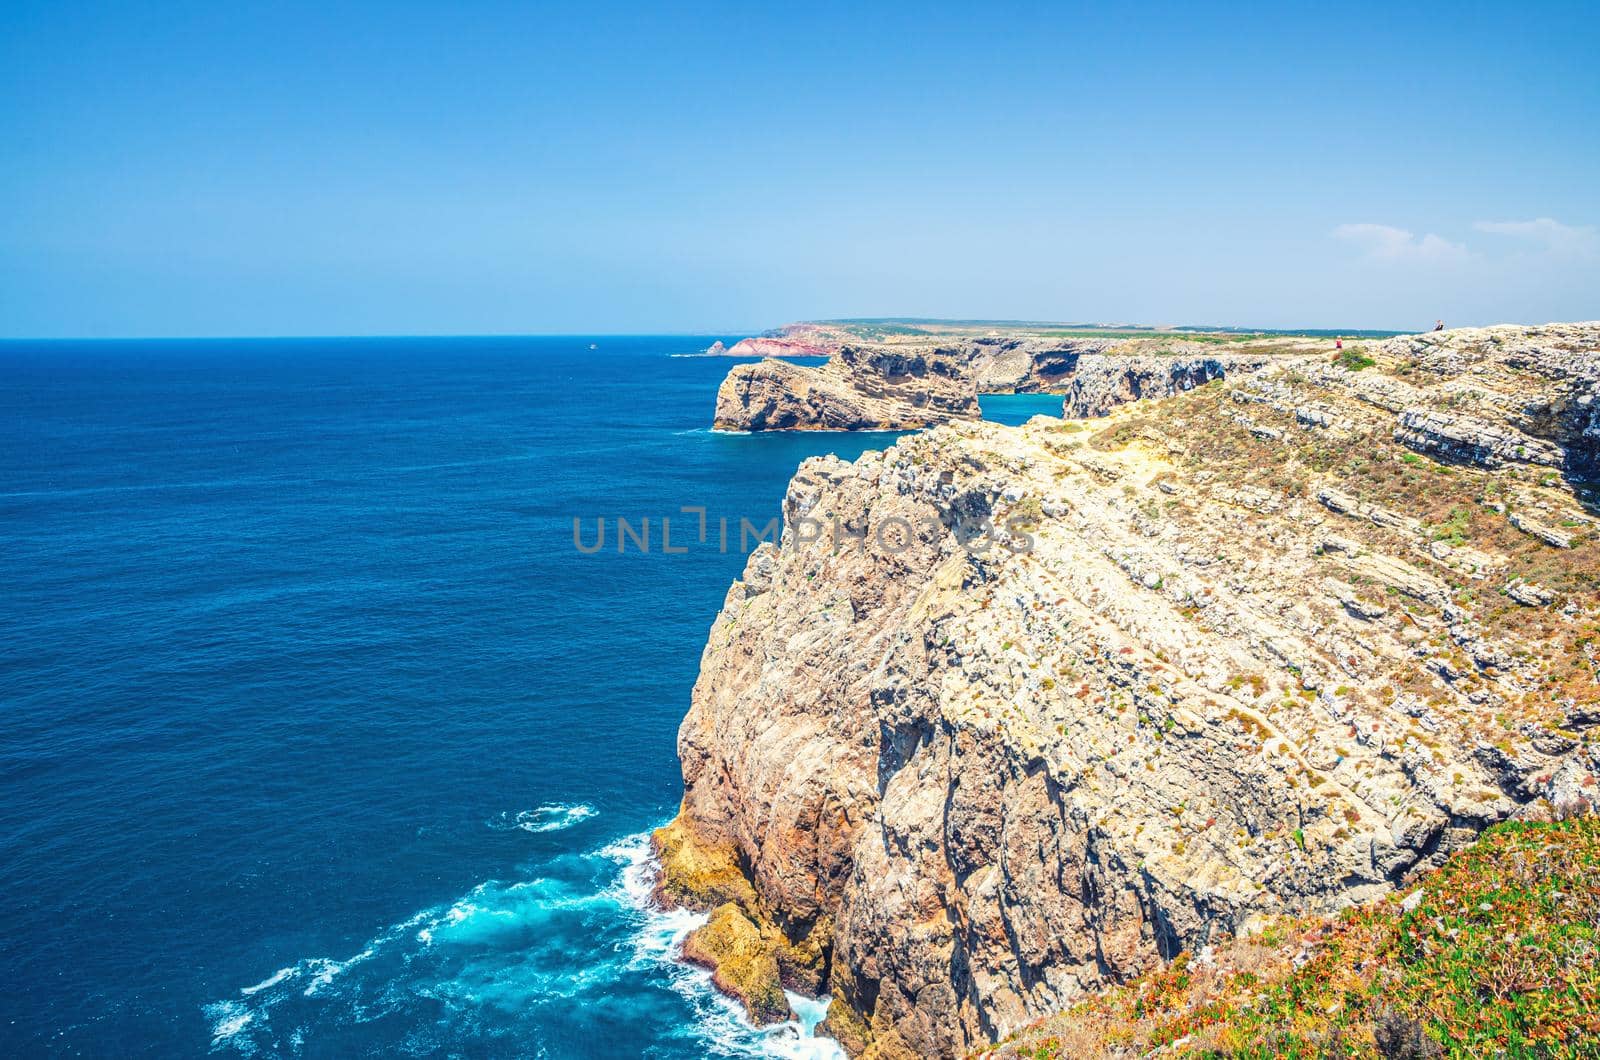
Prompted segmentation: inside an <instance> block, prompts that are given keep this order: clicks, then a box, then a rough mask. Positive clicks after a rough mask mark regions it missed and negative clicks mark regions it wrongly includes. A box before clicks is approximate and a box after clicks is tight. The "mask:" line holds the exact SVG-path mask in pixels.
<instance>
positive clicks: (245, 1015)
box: [205, 1001, 254, 1056]
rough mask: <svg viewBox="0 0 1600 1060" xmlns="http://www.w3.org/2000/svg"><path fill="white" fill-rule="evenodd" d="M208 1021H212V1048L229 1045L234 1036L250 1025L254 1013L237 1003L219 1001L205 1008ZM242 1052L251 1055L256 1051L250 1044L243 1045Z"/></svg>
mask: <svg viewBox="0 0 1600 1060" xmlns="http://www.w3.org/2000/svg"><path fill="white" fill-rule="evenodd" d="M205 1016H206V1019H208V1020H210V1021H211V1048H213V1049H215V1048H217V1047H218V1046H221V1045H225V1044H227V1043H228V1042H229V1041H230V1040H231V1039H232V1038H233V1037H234V1035H236V1034H238V1033H239V1032H240V1031H242V1030H244V1029H245V1028H246V1027H248V1026H249V1025H250V1021H251V1020H252V1019H253V1018H254V1015H253V1013H251V1012H250V1010H249V1009H247V1008H245V1007H244V1006H243V1005H241V1004H240V1003H239V1002H237V1001H219V1002H217V1003H216V1004H215V1005H207V1006H206V1007H205ZM240 1051H241V1052H243V1053H244V1054H245V1055H247V1056H248V1055H249V1054H250V1053H251V1052H253V1051H254V1049H253V1047H250V1043H248V1042H246V1043H241V1048H240Z"/></svg>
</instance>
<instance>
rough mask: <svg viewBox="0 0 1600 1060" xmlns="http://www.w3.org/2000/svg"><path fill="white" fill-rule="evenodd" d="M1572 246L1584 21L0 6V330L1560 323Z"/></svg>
mask: <svg viewBox="0 0 1600 1060" xmlns="http://www.w3.org/2000/svg"><path fill="white" fill-rule="evenodd" d="M1400 8H1404V10H1400ZM1597 228H1600V13H1597V11H1596V9H1595V7H1594V5H1593V4H1592V3H1589V4H1580V3H1570V4H1562V3H1544V4H1540V3H1533V4H1512V3H1497V4H1478V3H1471V2H1467V3H1460V2H1456V3H1448V4H1438V5H1404V4H1394V3H1392V2H1385V3H1381V4H1364V3H1353V2H1345V3H1337V4H1330V3H1317V4H1298V3H1289V2H1280V3H1274V4H1264V5H1261V6H1259V7H1249V6H1246V5H1233V6H1231V7H1229V8H1228V9H1227V11H1226V13H1223V12H1222V11H1221V9H1220V8H1219V7H1217V6H1215V5H1209V4H1199V3H1181V4H1171V5H1115V6H1114V7H1113V5H1109V4H1107V5H1101V6H1096V7H1086V6H1077V5H1069V4H1040V5H1009V4H972V5H962V6H960V7H957V6H953V5H951V6H946V5H940V4H934V3H916V4H910V3H907V4H894V3H885V4H876V5H866V4H860V3H851V4H839V5H834V4H830V3H811V2H808V3H799V4H785V5H773V6H771V7H768V6H767V5H758V4H754V3H749V4H730V5H726V6H720V7H718V6H678V5H673V6H666V5H662V6H645V5H627V4H618V5H607V4H603V3H573V4H564V5H559V6H555V5H545V4H539V3H505V4H499V3H470V2H463V3H431V4H416V5H412V4H407V3H397V2H385V3H361V2H355V0H350V2H337V0H321V2H318V3H307V4H302V3H293V2H277V3H264V4H246V3H214V2H205V3H182V2H165V0H163V2H159V3H157V2H151V0H141V2H138V3H129V4H123V5H110V4H75V3H68V2H62V0H53V2H46V3H35V2H32V0H8V2H7V3H5V4H4V5H3V6H0V335H4V336H57V335H61V336H73V335H83V336H115V335H159V336H165V335H174V336H175V335H290V334H437V333H445V334H476V333H536V332H569V333H595V332H622V331H632V332H656V331H669V332H711V333H727V334H730V335H732V334H739V333H743V332H747V331H750V330H754V329H760V328H765V327H769V326H772V325H775V324H778V323H782V322H784V321H787V320H793V319H806V318H822V317H840V316H894V315H903V316H934V317H990V318H1023V319H1048V320H1069V321H1079V320H1083V321H1128V322H1140V323H1147V324H1162V323H1193V324H1201V323H1211V324H1249V325H1260V326H1296V325H1301V326H1330V327H1356V326H1365V327H1375V328H1385V327H1386V328H1395V329H1412V328H1421V327H1424V326H1427V325H1431V323H1432V321H1433V320H1434V318H1436V317H1443V318H1445V320H1446V323H1447V324H1451V325H1455V324H1469V323H1492V322H1497V321H1510V320H1514V321H1524V322H1531V321H1544V320H1552V319H1566V320H1571V319H1593V318H1597V317H1600V235H1597Z"/></svg>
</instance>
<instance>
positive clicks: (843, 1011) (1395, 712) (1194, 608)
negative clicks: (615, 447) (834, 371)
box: [663, 326, 1600, 1057]
mask: <svg viewBox="0 0 1600 1060" xmlns="http://www.w3.org/2000/svg"><path fill="white" fill-rule="evenodd" d="M1444 335H1445V337H1444V338H1439V337H1434V338H1433V339H1432V340H1431V342H1432V343H1433V344H1437V348H1435V349H1432V350H1431V351H1424V353H1423V355H1422V357H1421V358H1419V357H1418V355H1417V354H1415V353H1413V352H1410V351H1409V350H1408V349H1401V348H1399V347H1394V348H1390V347H1387V346H1374V347H1372V350H1373V351H1374V356H1375V359H1376V361H1377V364H1376V365H1375V366H1374V367H1372V368H1370V369H1367V370H1365V371H1348V370H1346V369H1344V368H1339V367H1334V366H1331V365H1328V364H1327V363H1326V362H1325V361H1318V362H1315V363H1312V362H1310V361H1307V360H1306V359H1303V358H1293V359H1287V360H1281V361H1275V362H1273V363H1271V364H1269V365H1267V366H1265V367H1263V368H1260V369H1259V370H1257V371H1255V372H1253V373H1247V374H1243V375H1240V374H1232V373H1230V374H1228V375H1227V376H1226V378H1225V379H1224V381H1223V382H1221V383H1219V384H1217V385H1215V386H1211V387H1203V388H1200V389H1196V390H1191V391H1187V392H1183V393H1180V394H1177V395H1176V396H1174V397H1172V398H1171V399H1169V400H1167V401H1163V402H1159V403H1153V404H1152V403H1140V404H1134V405H1128V406H1126V407H1122V408H1120V409H1117V410H1115V411H1114V412H1113V414H1112V415H1111V416H1110V417H1109V418H1108V419H1106V420H1104V421H1097V422H1095V423H1093V424H1089V425H1084V424H1081V423H1064V422H1059V421H1051V420H1048V419H1043V418H1041V419H1036V420H1034V421H1033V422H1031V423H1030V424H1028V425H1027V426H1025V427H1022V428H1007V427H1002V426H999V425H995V424H988V423H964V422H960V423H954V424H951V425H948V426H945V427H942V428H939V429H937V430H933V431H929V432H926V433H923V434H920V435H916V436H913V437H910V438H906V439H903V440H901V441H900V442H899V443H897V444H896V445H895V446H893V447H892V448H890V449H888V450H887V451H885V452H881V453H868V454H867V455H865V456H863V457H862V458H861V459H860V460H858V461H856V462H855V463H853V464H852V463H845V462H843V461H840V460H838V459H835V458H830V457H825V458H820V459H813V460H808V461H806V462H805V463H804V464H803V465H802V466H801V467H800V469H799V471H798V472H797V474H796V475H795V477H794V480H793V482H792V483H791V484H790V487H789V490H788V493H787V495H786V498H785V502H784V509H785V522H786V530H785V534H784V537H783V540H782V543H781V545H780V546H778V547H774V546H771V545H763V546H762V547H761V548H760V549H759V550H758V551H757V552H756V553H755V554H754V555H752V557H751V559H750V562H749V564H748V565H747V567H746V571H745V575H744V578H743V580H742V581H739V582H736V583H735V584H734V585H733V587H732V588H731V589H730V590H729V593H728V595H727V599H726V601H725V602H724V605H723V608H722V611H721V612H720V613H719V615H718V616H717V619H716V622H715V623H714V625H713V626H712V629H711V632H710V635H709V637H708V640H707V644H706V647H705V651H704V654H703V656H702V660H701V673H700V678H699V680H698V682H697V684H696V686H695V690H694V696H693V703H692V706H691V709H690V712H689V714H688V716H687V717H686V718H685V720H684V722H683V726H682V728H681V730H680V733H679V753H680V756H681V758H682V764H683V774H684V782H685V789H686V790H685V797H684V802H683V807H682V812H681V814H680V816H679V818H678V820H677V821H676V822H675V823H674V825H673V827H672V829H670V830H669V831H670V832H671V836H670V837H669V840H670V841H669V842H667V843H665V844H663V853H664V861H665V862H666V863H667V865H666V873H667V876H668V877H669V878H673V879H676V880H678V881H679V883H678V885H677V886H678V887H679V889H680V891H681V892H682V893H681V894H680V895H679V897H680V898H681V897H682V896H683V894H687V895H690V896H691V898H690V900H691V901H692V900H693V899H692V895H693V894H694V893H695V886H694V884H693V882H692V880H693V879H695V878H704V879H707V880H711V881H713V884H712V885H710V887H709V889H710V890H711V891H714V892H715V893H714V895H713V896H712V897H711V898H709V899H707V900H705V901H704V902H703V903H702V904H703V906H704V907H715V908H720V907H721V906H723V905H726V904H728V903H729V902H732V903H735V904H736V905H738V907H739V909H740V910H741V911H742V912H743V913H744V916H745V917H746V918H747V919H748V920H749V924H748V925H747V924H745V923H743V922H741V921H740V920H737V919H735V918H733V917H732V915H731V913H730V914H724V915H723V921H722V930H721V931H720V940H719V944H720V945H723V946H724V947H725V948H728V949H731V950H736V951H737V952H739V953H740V955H741V961H742V964H741V969H740V971H739V973H738V978H739V979H740V982H741V983H742V985H741V986H740V989H741V990H743V991H745V993H746V995H747V996H749V997H756V998H760V997H765V998H768V999H769V1000H770V998H771V994H770V993H764V992H763V990H762V989H761V986H760V982H759V980H760V976H759V975H758V974H756V973H753V972H751V971H750V970H751V969H757V971H759V970H760V969H767V974H768V978H769V980H770V974H771V969H772V968H777V969H778V971H777V974H778V975H779V976H780V977H782V976H784V975H791V976H802V977H803V976H810V975H816V976H817V977H818V981H819V982H820V983H821V984H823V985H825V987H826V988H827V989H829V990H831V991H832V993H833V994H834V996H835V1008H834V1010H833V1011H832V1012H830V1016H829V1019H828V1021H827V1024H826V1026H827V1027H828V1028H829V1029H830V1030H831V1031H832V1032H833V1033H834V1034H835V1035H836V1036H837V1037H838V1038H839V1039H840V1040H841V1041H842V1042H844V1043H845V1044H846V1045H847V1046H848V1047H849V1048H850V1050H851V1051H852V1052H853V1053H856V1054H864V1055H872V1056H878V1057H888V1056H901V1055H907V1056H953V1055H961V1054H962V1053H964V1052H965V1051H966V1050H968V1049H970V1048H973V1047H975V1046H977V1045H980V1044H982V1043H984V1042H986V1041H990V1040H993V1039H995V1038H997V1037H1000V1036H1003V1035H1005V1034H1007V1033H1009V1032H1011V1031H1012V1030H1014V1029H1016V1028H1017V1027H1018V1026H1020V1025H1021V1024H1023V1023H1024V1022H1026V1021H1028V1020H1030V1019H1032V1018H1035V1017H1038V1016H1041V1015H1045V1014H1047V1013H1051V1012H1055V1011H1058V1010H1059V1009H1061V1008H1063V1007H1065V1006H1066V1005H1067V1004H1070V1003H1071V1002H1072V1001H1073V1000H1074V999H1076V998H1077V997H1079V996H1081V995H1082V994H1083V993H1085V992H1087V991H1092V990H1095V989H1098V988H1100V987H1102V986H1104V985H1106V984H1108V983H1113V982H1118V981H1122V980H1125V979H1127V978H1129V977H1131V976H1133V975H1135V974H1137V973H1138V972H1140V971H1142V970H1144V969H1146V968H1148V967H1149V966H1150V965H1152V963H1154V962H1158V961H1160V960H1162V959H1165V958H1169V957H1171V956H1173V955H1175V954H1176V953H1178V952H1179V951H1180V950H1184V949H1189V950H1196V949H1198V948H1199V947H1201V946H1203V945H1204V944H1205V943H1206V942H1207V940H1208V939H1211V938H1214V937H1218V936H1219V935H1225V934H1229V933H1232V932H1235V931H1237V930H1239V929H1240V928H1242V927H1243V926H1245V925H1247V924H1249V923H1250V922H1252V921H1253V920H1254V919H1255V918H1258V917H1259V916H1261V915H1264V914H1273V913H1280V912H1295V913H1309V912H1327V911H1331V910H1334V909H1337V908H1338V907H1340V906H1342V905H1345V904H1348V903H1351V902H1358V901H1362V900H1364V899H1367V898H1370V897H1372V896H1375V895H1378V894H1382V893H1385V892H1386V891H1388V890H1390V889H1392V888H1393V887H1395V886H1396V885H1397V884H1398V883H1399V882H1401V881H1403V880H1405V879H1406V878H1407V877H1408V876H1409V875H1411V874H1413V873H1415V872H1416V871H1418V870H1420V869H1421V868H1423V867H1428V866H1432V865H1436V864H1438V863H1439V862H1441V861H1442V859H1443V858H1444V857H1445V856H1446V855H1447V854H1448V853H1449V852H1451V851H1453V850H1455V849H1457V848H1459V847H1460V846H1462V845H1464V844H1466V843H1468V842H1470V841H1471V840H1472V838H1473V837H1474V836H1475V835H1476V833H1477V831H1478V830H1479V829H1481V828H1482V827H1484V826H1485V825H1487V824H1488V823H1491V822H1493V821H1495V820H1498V819H1501V818H1503V817H1506V816H1508V815H1511V814H1514V813H1516V812H1518V811H1519V809H1520V808H1522V807H1524V806H1526V805H1528V804H1529V803H1530V802H1531V801H1532V800H1536V799H1541V798H1547V799H1549V800H1551V801H1554V802H1572V801H1576V800H1580V799H1592V798H1593V797H1594V794H1595V791H1596V780H1595V772H1596V770H1597V768H1600V762H1597V761H1596V759H1595V754H1594V751H1593V750H1592V749H1591V748H1592V747H1593V742H1592V740H1591V739H1590V736H1591V735H1592V730H1593V727H1594V726H1596V725H1600V692H1597V686H1596V681H1595V665H1596V662H1595V659H1594V657H1593V654H1592V638H1593V636H1594V631H1595V629H1596V628H1597V623H1600V601H1597V600H1596V592H1595V586H1596V584H1600V581H1597V579H1600V542H1597V533H1596V524H1595V518H1594V516H1593V514H1592V508H1591V507H1587V506H1586V503H1592V502H1580V500H1579V499H1578V498H1577V497H1576V496H1575V495H1574V493H1573V491H1572V488H1571V486H1570V485H1569V481H1568V479H1567V478H1566V477H1565V476H1564V475H1563V474H1561V473H1558V472H1555V471H1552V469H1551V468H1550V467H1548V466H1544V465H1543V464H1540V463H1529V464H1518V463H1515V462H1513V463H1507V464H1503V465H1501V466H1499V467H1498V468H1496V469H1495V470H1489V469H1487V468H1485V467H1482V466H1479V465H1478V464H1475V463H1472V462H1470V461H1467V462H1460V463H1447V464H1435V463H1433V462H1432V460H1431V459H1430V458H1428V457H1423V456H1419V455H1417V454H1416V453H1414V452H1413V451H1412V450H1411V449H1410V448H1408V447H1407V444H1406V439H1404V438H1402V439H1400V441H1399V442H1397V441H1396V425H1397V417H1398V416H1399V415H1400V414H1401V413H1403V412H1404V411H1405V410H1406V409H1411V408H1444V409H1451V408H1461V407H1463V406H1462V405H1461V402H1460V401H1458V400H1456V399H1454V398H1451V397H1450V395H1452V394H1455V393H1457V392H1459V387H1458V385H1457V384H1458V383H1460V382H1461V381H1462V380H1466V381H1468V382H1471V381H1473V380H1483V379H1489V378H1493V379H1501V378H1502V377H1503V378H1504V379H1507V380H1511V379H1516V380H1520V383H1519V384H1518V387H1517V388H1516V389H1515V390H1513V388H1511V384H1510V383H1507V384H1506V389H1505V390H1504V393H1505V394H1506V395H1512V394H1513V393H1515V400H1509V398H1508V400H1507V401H1504V402H1497V401H1486V402H1480V403H1479V404H1477V405H1476V406H1474V407H1473V412H1472V415H1473V416H1474V417H1475V418H1476V419H1479V420H1481V421H1482V422H1485V423H1488V424H1490V425H1491V426H1492V427H1493V428H1494V429H1496V430H1509V429H1515V430H1518V431H1521V432H1523V433H1525V434H1527V435H1528V436H1529V437H1530V438H1543V439H1544V440H1546V441H1548V442H1550V443H1551V444H1556V445H1560V446H1561V447H1562V448H1563V450H1564V452H1565V454H1566V455H1565V456H1564V458H1563V459H1564V461H1565V464H1566V466H1568V467H1575V466H1579V464H1580V463H1581V460H1582V459H1587V458H1586V457H1585V458H1574V457H1573V456H1572V453H1573V452H1574V451H1578V452H1584V451H1585V450H1583V448H1582V447H1583V446H1584V445H1585V444H1588V443H1587V442H1585V441H1584V439H1585V437H1587V436H1586V435H1585V432H1586V431H1588V430H1590V429H1591V428H1592V419H1586V418H1585V416H1586V415H1587V413H1579V412H1575V411H1574V410H1575V409H1587V408H1588V407H1589V406H1586V405H1582V404H1581V403H1580V401H1581V398H1582V397H1583V396H1584V395H1583V393H1581V392H1580V393H1576V396H1575V395H1574V386H1573V382H1572V381H1573V380H1574V379H1576V378H1592V375H1588V376H1585V375H1584V372H1585V371H1586V370H1587V369H1588V368H1590V367H1592V360H1593V357H1594V354H1593V352H1592V351H1593V350H1594V349H1595V348H1596V346H1595V340H1596V338H1600V327H1595V326H1588V327H1587V328H1586V329H1579V330H1578V331H1576V332H1574V333H1572V334H1571V335H1568V336H1566V337H1564V338H1562V339H1561V340H1560V341H1561V342H1568V340H1569V339H1570V340H1571V341H1573V342H1576V343H1578V344H1579V347H1575V348H1574V350H1575V351H1576V352H1574V350H1569V351H1568V352H1569V353H1573V357H1572V358H1569V359H1568V360H1566V361H1563V360H1562V357H1563V356H1565V355H1564V354H1563V355H1561V356H1558V354H1560V351H1559V350H1552V349H1550V348H1549V347H1551V346H1552V345H1553V340H1550V339H1549V336H1548V335H1544V334H1541V333H1540V331H1539V329H1516V330H1515V333H1514V334H1512V333H1506V334H1501V335H1500V338H1501V342H1500V343H1498V344H1497V343H1493V342H1483V343H1480V342H1477V341H1463V342H1459V343H1456V344H1454V345H1450V341H1451V340H1450V333H1444ZM1396 341H1397V342H1399V341H1400V340H1396ZM1583 343H1587V344H1588V345H1587V346H1582V344H1583ZM1585 349H1586V350H1588V351H1590V352H1587V353H1584V352H1583V350H1585ZM1433 358H1440V359H1441V360H1440V361H1439V364H1440V367H1439V368H1438V369H1437V370H1432V369H1430V370H1426V371H1424V370H1422V369H1421V368H1419V366H1418V361H1419V360H1421V361H1422V362H1423V363H1432V359H1433ZM1555 362H1561V363H1565V364H1568V365H1569V366H1570V367H1569V368H1568V369H1563V370H1562V371H1561V372H1554V371H1545V370H1532V369H1526V368H1521V367H1517V365H1519V364H1522V363H1527V364H1535V363H1537V364H1550V363H1555ZM1577 390H1579V391H1581V390H1582V387H1581V386H1579V387H1577ZM1142 392H1143V391H1141V393H1142ZM1591 404H1592V402H1591ZM1529 410H1536V411H1533V412H1530V411H1529ZM808 520H809V521H808ZM986 524H987V525H989V526H990V527H991V528H990V529H987V530H986V529H984V527H985V525H986ZM818 527H821V528H822V532H821V533H820V534H819V533H816V532H814V531H815V530H816V528H818ZM1530 527H1536V528H1545V529H1550V530H1559V532H1560V533H1561V534H1562V535H1564V537H1565V538H1566V540H1565V541H1564V542H1563V543H1562V544H1564V546H1565V547H1561V546H1560V545H1558V543H1556V542H1554V541H1552V540H1551V539H1549V538H1547V537H1544V536H1541V535H1539V534H1537V533H1535V532H1534V530H1531V529H1529V528H1530ZM802 528H808V532H801V529H802ZM834 528H836V529H834ZM862 535H864V538H865V544H864V545H862V544H858V542H860V541H862ZM985 544H986V545H987V547H986V548H980V547H979V546H981V545H985ZM683 865H688V866H691V869H692V871H684V872H679V871H678V867H680V866H683ZM705 866H712V868H706V867H705ZM674 873H678V874H677V875H674ZM686 880H687V881H690V882H684V881H686ZM739 880H743V881H745V882H747V883H748V886H749V891H748V892H744V891H742V890H741V887H740V883H739V882H738V881H739ZM763 932H767V934H766V935H763ZM762 938H766V939H768V940H769V942H770V944H771V947H772V949H771V953H772V963H771V964H767V963H765V958H763V957H762V956H761V955H760V954H761V952H762V950H761V947H760V945H758V944H757V943H758V941H759V940H760V939H762ZM712 948H714V947H712ZM696 952H697V953H703V952H704V950H703V949H697V950H696ZM784 952H788V953H790V956H788V957H780V956H779V955H780V954H782V953H784ZM795 953H799V954H802V955H803V957H804V959H800V958H796V957H795V956H794V955H793V954H795ZM786 960H787V961H789V962H790V965H791V970H789V971H785V970H784V966H783V962H784V961H786ZM730 978H733V977H732V976H730ZM752 1011H757V1006H754V1005H753V1006H752Z"/></svg>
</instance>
